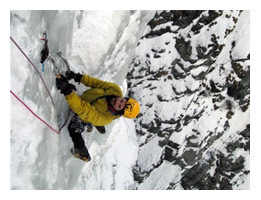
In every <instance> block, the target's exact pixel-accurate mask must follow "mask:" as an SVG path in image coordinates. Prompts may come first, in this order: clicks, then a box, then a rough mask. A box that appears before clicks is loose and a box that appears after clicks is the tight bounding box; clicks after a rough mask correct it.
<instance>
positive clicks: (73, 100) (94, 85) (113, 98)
mask: <svg viewBox="0 0 261 200" xmlns="http://www.w3.org/2000/svg"><path fill="white" fill-rule="evenodd" d="M65 76H66V77H64V76H63V75H61V77H60V78H56V86H57V89H58V90H60V92H61V93H62V94H64V96H65V99H66V101H67V103H68V105H69V107H70V108H71V110H72V111H73V112H74V113H75V116H74V117H73V118H72V119H71V121H70V123H69V126H68V130H69V134H70V137H71V138H72V142H73V144H74V148H72V150H71V151H72V153H73V155H74V156H75V157H77V158H79V159H82V160H84V161H90V160H91V156H90V154H89V152H88V150H87V148H86V146H85V143H84V140H83V138H82V135H81V134H82V132H83V131H84V128H85V127H87V132H91V131H92V128H93V126H95V127H96V129H97V130H98V131H99V133H101V134H104V133H105V127H104V126H105V125H107V124H109V123H111V122H112V120H114V119H116V118H119V117H120V116H124V117H127V118H136V117H137V115H138V114H139V111H140V105H139V103H138V102H137V101H136V100H135V99H133V98H128V97H123V95H122V91H121V89H120V87H119V86H118V85H117V84H114V83H110V82H105V81H102V80H99V79H96V78H93V77H90V76H88V75H82V74H79V73H77V74H76V73H74V72H73V71H70V72H69V71H67V72H66V74H65ZM71 79H74V81H75V82H78V83H82V84H84V85H85V86H87V87H90V88H91V89H88V90H86V91H85V92H83V94H82V95H81V96H78V95H77V94H76V93H75V92H74V91H75V90H76V89H75V86H74V85H73V84H71V83H69V82H68V80H71Z"/></svg>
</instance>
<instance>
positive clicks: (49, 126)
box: [10, 90, 71, 134]
mask: <svg viewBox="0 0 261 200" xmlns="http://www.w3.org/2000/svg"><path fill="white" fill-rule="evenodd" d="M10 93H11V94H12V95H13V96H14V97H15V98H16V99H17V100H18V101H19V102H20V103H21V104H23V105H24V107H26V108H27V110H29V111H30V112H31V113H32V114H33V115H34V116H35V117H36V118H37V119H39V120H40V121H41V122H42V123H44V124H45V125H46V126H47V127H48V128H49V129H51V130H52V131H54V132H55V133H57V134H60V133H61V130H62V129H63V127H64V126H65V124H66V123H67V121H68V118H69V115H70V112H71V111H70V109H69V111H68V114H67V118H66V120H65V122H64V123H63V125H62V126H61V128H59V130H56V129H54V128H53V127H52V126H51V125H49V124H48V123H47V122H46V121H44V120H43V119H42V118H41V117H39V116H38V115H37V114H36V113H35V112H34V111H32V110H31V109H30V108H29V106H27V105H26V104H25V103H24V102H23V101H22V100H21V99H20V98H19V97H18V96H17V95H16V94H15V93H14V92H13V91H12V90H10Z"/></svg>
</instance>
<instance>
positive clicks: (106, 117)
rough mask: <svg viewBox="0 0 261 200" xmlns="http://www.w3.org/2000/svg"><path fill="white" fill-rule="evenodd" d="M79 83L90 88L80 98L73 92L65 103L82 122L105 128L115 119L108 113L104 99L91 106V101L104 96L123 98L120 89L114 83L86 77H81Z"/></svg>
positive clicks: (67, 96)
mask: <svg viewBox="0 0 261 200" xmlns="http://www.w3.org/2000/svg"><path fill="white" fill-rule="evenodd" d="M81 83H83V84H84V85H86V86H88V87H91V89H89V90H86V91H85V92H84V93H83V94H82V96H78V95H77V94H76V93H75V92H74V91H73V92H72V93H71V94H69V95H66V96H65V98H66V101H67V103H68V105H69V106H70V108H71V109H72V111H73V112H75V113H76V114H77V115H78V116H79V117H80V119H81V120H83V121H84V122H90V123H92V124H93V125H94V126H105V125H106V124H109V123H111V122H112V120H113V119H115V116H114V115H113V114H111V113H110V112H109V111H108V106H107V102H106V99H105V98H101V99H98V100H97V101H95V102H94V103H93V104H92V105H91V104H90V103H91V102H92V101H93V100H95V99H97V98H98V97H101V96H104V95H115V96H118V97H123V95H122V91H121V89H120V87H119V86H118V85H116V84H114V83H110V82H105V81H102V80H99V79H96V78H93V77H90V76H88V75H83V76H82V78H81Z"/></svg>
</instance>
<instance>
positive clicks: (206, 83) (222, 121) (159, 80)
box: [127, 11, 250, 189]
mask: <svg viewBox="0 0 261 200" xmlns="http://www.w3.org/2000/svg"><path fill="white" fill-rule="evenodd" d="M249 15H250V14H249V12H248V11H163V12H161V13H159V14H158V13H157V14H156V15H155V17H154V18H153V19H152V20H151V21H150V22H149V26H150V28H151V29H150V30H149V31H148V32H147V33H146V34H145V35H144V37H142V39H141V40H140V41H139V45H138V47H137V48H136V56H135V58H134V60H133V63H132V65H131V67H130V68H129V73H128V76H127V79H128V86H129V95H130V96H132V97H134V98H136V99H138V100H139V101H140V102H141V113H140V115H139V117H138V119H137V120H136V121H135V122H136V132H137V134H138V143H139V146H140V148H139V154H138V160H137V162H136V166H135V167H134V169H133V172H134V175H135V180H136V182H137V185H136V188H137V189H241V188H242V189H245V188H248V187H249V186H247V185H248V183H249V177H250V165H249V160H250V108H249V105H250V41H249V38H250V21H249V20H250V19H249V17H250V16H249ZM166 166H168V167H166ZM165 176H166V177H167V178H162V177H165ZM155 177H158V178H155ZM159 177H161V178H159ZM163 182H164V183H163Z"/></svg>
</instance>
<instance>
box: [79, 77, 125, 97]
mask: <svg viewBox="0 0 261 200" xmlns="http://www.w3.org/2000/svg"><path fill="white" fill-rule="evenodd" d="M81 83H82V84H84V85H86V86H88V87H91V88H100V89H103V90H104V91H105V92H106V93H108V94H112V95H116V96H119V97H123V95H122V91H121V89H120V87H119V86H118V85H117V84H115V83H111V82H106V81H102V80H100V79H97V78H93V77H90V76H88V75H83V76H82V78H81Z"/></svg>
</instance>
